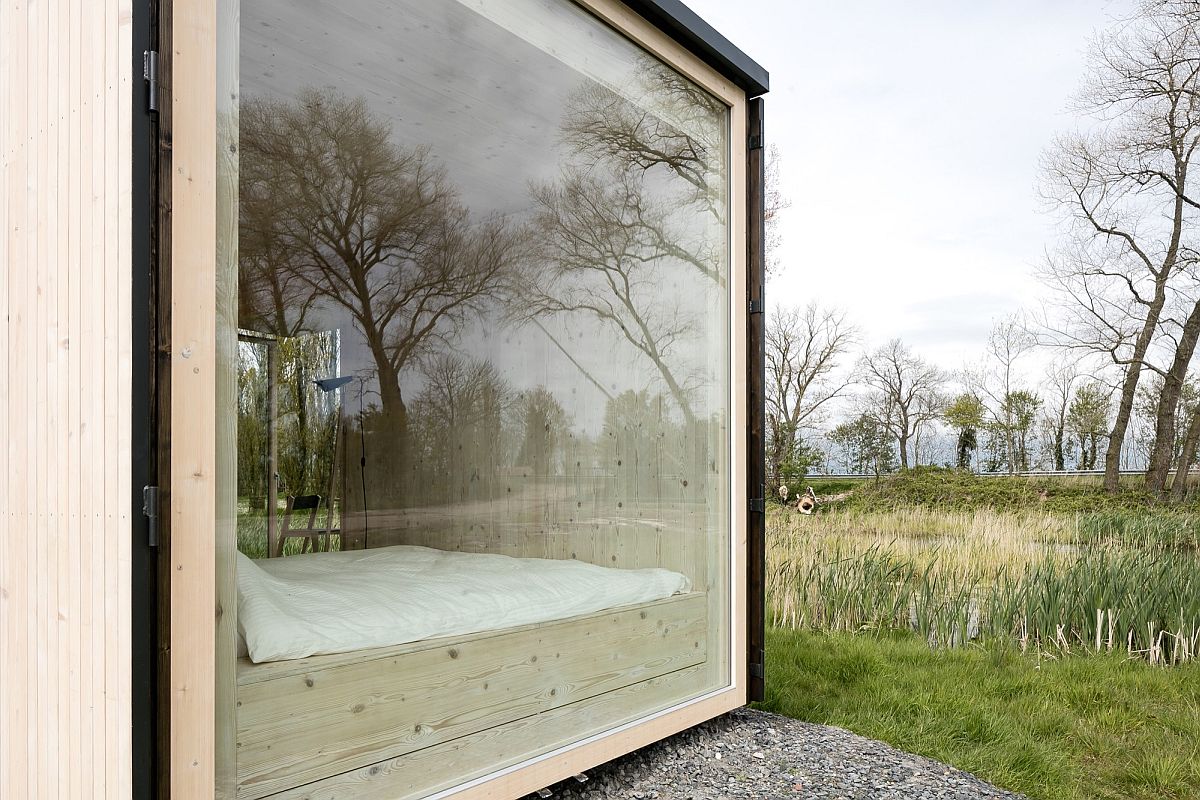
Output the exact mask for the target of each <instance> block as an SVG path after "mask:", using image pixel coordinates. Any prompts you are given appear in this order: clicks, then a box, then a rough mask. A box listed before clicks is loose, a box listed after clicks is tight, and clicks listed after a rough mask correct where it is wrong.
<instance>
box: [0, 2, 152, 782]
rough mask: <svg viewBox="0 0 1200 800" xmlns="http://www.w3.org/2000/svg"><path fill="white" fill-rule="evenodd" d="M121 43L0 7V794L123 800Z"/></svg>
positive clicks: (126, 219) (124, 168)
mask: <svg viewBox="0 0 1200 800" xmlns="http://www.w3.org/2000/svg"><path fill="white" fill-rule="evenodd" d="M132 35H133V31H132V2H131V0H57V1H56V2H51V0H0V310H3V312H4V315H5V318H4V321H3V324H0V351H2V352H3V353H4V357H5V365H4V367H5V371H4V387H3V389H0V443H2V444H0V464H2V469H0V472H2V475H3V477H2V478H0V514H2V515H3V519H4V532H3V535H2V536H0V794H2V795H3V796H4V797H13V798H18V797H19V798H60V797H61V798H73V797H79V798H85V797H86V798H96V797H99V798H125V797H128V796H129V795H130V792H131V746H132V742H131V736H130V725H131V712H130V698H131V687H130V668H131V665H130V653H131V648H130V644H131V642H130V636H131V628H130V539H131V534H132V522H131V511H132V509H131V508H130V505H129V498H130V495H131V486H130V483H129V481H130V475H131V463H130V452H131V450H130V445H131V420H130V408H131V399H132V398H131V396H130V391H131V380H132V358H133V349H132V342H131V339H130V330H131V325H130V312H131V305H130V304H131V294H130V292H131V286H132V284H131V278H132V272H131V241H132V239H131V233H132V231H131V223H132V215H131V205H130V204H131V197H132V194H131V191H132V184H131V176H132V150H131V133H132V129H131V125H132V106H131V103H132V96H133V94H132V93H133V83H132V81H133V79H134V76H133V57H132ZM139 77H140V76H139Z"/></svg>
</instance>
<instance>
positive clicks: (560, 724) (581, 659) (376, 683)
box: [237, 592, 708, 800]
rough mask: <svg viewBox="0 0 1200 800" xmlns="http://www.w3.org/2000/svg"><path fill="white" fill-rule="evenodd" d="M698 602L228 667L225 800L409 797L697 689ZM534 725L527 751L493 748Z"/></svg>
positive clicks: (701, 665) (702, 650) (703, 618)
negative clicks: (231, 720) (231, 683)
mask: <svg viewBox="0 0 1200 800" xmlns="http://www.w3.org/2000/svg"><path fill="white" fill-rule="evenodd" d="M707 635H708V599H707V597H706V595H705V594H704V593H702V592H692V593H689V594H682V595H676V596H674V597H670V598H667V599H665V600H659V601H656V602H653V603H647V604H641V605H635V606H622V607H620V608H615V609H610V610H607V611H602V612H598V613H595V614H588V615H585V616H580V617H574V618H571V619H568V620H562V621H558V622H553V623H544V624H540V625H528V626H522V627H519V628H509V629H505V630H503V631H488V632H484V633H478V634H473V635H470V636H459V637H449V638H443V639H427V640H425V641H421V642H413V643H411V644H405V645H399V646H396V647H386V648H378V649H373V650H362V651H357V652H354V653H341V654H336V655H328V656H314V657H311V658H305V659H297V660H294V661H280V662H271V663H265V664H252V663H250V662H249V661H248V660H247V659H241V660H240V661H239V663H238V669H237V797H238V798H239V800H253V799H254V798H262V797H269V796H272V797H278V798H310V800H317V798H328V800H332V799H333V798H344V797H356V798H359V797H362V798H368V797H379V798H383V797H387V798H389V799H391V800H394V799H395V798H400V797H410V796H412V797H419V796H423V795H427V794H429V793H432V792H435V791H438V790H440V789H443V788H448V787H450V786H453V785H456V784H458V783H461V782H463V781H464V780H469V779H471V778H473V777H478V776H479V775H482V774H486V773H488V772H491V771H494V770H495V769H497V768H500V767H503V766H506V765H509V764H514V763H518V762H520V761H523V760H526V759H528V758H531V757H533V756H535V755H538V754H539V753H542V752H548V751H549V750H552V749H554V748H556V747H560V746H562V745H565V744H568V743H570V742H571V741H576V740H578V739H580V738H582V737H586V736H588V735H591V734H592V733H596V732H600V731H603V730H605V729H608V728H611V727H613V726H614V725H619V724H621V723H623V722H625V721H628V720H631V719H633V718H635V717H641V716H645V715H646V714H647V713H650V712H652V711H653V710H655V708H653V707H657V708H663V707H666V706H668V705H671V704H674V703H677V702H680V701H682V700H685V699H687V698H688V697H689V692H690V694H691V695H695V694H698V693H699V691H700V690H701V689H702V688H704V687H705V684H706V683H707V681H706V680H705V674H704V673H705V669H706V667H705V659H706V654H707V651H708V646H707V641H706V639H707ZM535 720H536V723H537V726H538V731H539V736H538V737H536V742H537V744H536V749H534V750H531V749H530V747H533V745H530V744H526V745H524V746H523V748H513V747H506V746H505V745H506V744H507V743H508V742H509V741H523V742H527V743H528V742H529V741H530V740H529V738H528V737H517V738H516V739H514V740H510V739H509V737H508V736H507V734H508V733H510V732H516V731H519V730H522V729H525V728H528V727H529V726H530V725H531V724H532V723H533V721H535Z"/></svg>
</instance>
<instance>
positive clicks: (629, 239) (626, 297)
mask: <svg viewBox="0 0 1200 800" xmlns="http://www.w3.org/2000/svg"><path fill="white" fill-rule="evenodd" d="M620 177H621V180H619V181H618V182H616V183H615V184H614V183H612V182H611V181H610V180H609V179H600V178H597V177H596V176H595V175H594V174H591V173H586V172H583V171H581V170H578V169H570V168H568V169H567V170H565V171H564V174H563V178H562V179H561V181H560V182H559V183H558V184H554V185H548V186H541V187H537V188H536V189H535V191H534V200H535V202H536V203H537V218H536V225H537V228H538V230H540V231H541V232H542V236H541V241H542V244H543V246H544V247H545V248H546V251H545V264H546V267H545V269H543V270H541V271H540V272H539V274H537V275H536V276H531V280H530V282H529V283H528V285H527V286H526V289H525V293H526V303H525V308H524V310H525V313H527V314H528V315H530V316H534V317H536V316H539V315H551V314H561V313H582V314H586V315H588V316H591V317H593V318H594V319H596V320H599V321H600V322H602V323H605V324H606V325H607V326H608V327H609V328H611V329H616V330H617V331H619V332H620V335H621V336H622V338H624V339H625V341H626V342H628V343H629V344H630V345H632V346H633V347H634V349H635V350H637V351H638V352H640V353H641V354H642V355H644V356H645V357H646V358H647V359H648V360H649V361H650V363H651V364H653V365H654V367H655V368H656V369H657V370H658V373H659V374H660V375H661V376H662V379H663V382H664V383H665V384H666V385H667V389H668V391H669V392H670V394H671V397H672V399H673V400H674V401H675V403H676V404H677V405H678V407H679V409H680V411H681V412H682V413H683V416H684V418H685V419H686V420H687V421H688V422H693V421H694V420H695V413H694V412H693V410H692V403H691V399H690V397H689V395H690V391H691V388H692V387H691V386H690V384H689V380H688V377H689V376H688V375H686V374H682V373H681V369H685V368H686V367H685V366H683V365H681V363H680V361H679V360H678V359H676V358H674V351H675V349H676V347H677V345H678V344H679V343H680V342H681V341H682V340H684V339H685V338H687V336H688V335H690V334H691V333H692V332H693V331H694V330H695V329H696V322H697V320H696V319H695V317H694V316H693V315H691V314H688V313H687V312H686V311H685V310H684V309H683V307H682V305H681V303H680V299H679V298H672V297H670V296H668V293H666V292H665V291H663V289H662V284H661V270H660V267H661V265H662V264H663V262H666V261H669V260H670V259H671V258H672V257H673V256H674V253H673V252H672V251H671V250H670V249H667V250H664V249H663V248H662V246H661V242H660V241H659V234H658V232H657V231H658V229H659V221H660V220H662V219H663V217H664V216H665V215H666V213H667V212H666V211H665V210H663V209H661V208H659V207H656V206H652V205H650V203H649V200H648V198H647V197H646V195H645V194H644V193H643V192H642V191H641V190H640V187H639V186H638V185H637V183H636V182H634V180H635V179H634V178H632V177H630V176H625V175H622V176H620Z"/></svg>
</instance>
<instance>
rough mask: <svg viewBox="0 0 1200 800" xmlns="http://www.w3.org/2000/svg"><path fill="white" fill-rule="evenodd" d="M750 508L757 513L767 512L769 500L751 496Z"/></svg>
mask: <svg viewBox="0 0 1200 800" xmlns="http://www.w3.org/2000/svg"><path fill="white" fill-rule="evenodd" d="M750 510H751V511H752V512H754V513H755V514H765V513H767V501H766V500H764V499H763V498H761V497H751V498H750Z"/></svg>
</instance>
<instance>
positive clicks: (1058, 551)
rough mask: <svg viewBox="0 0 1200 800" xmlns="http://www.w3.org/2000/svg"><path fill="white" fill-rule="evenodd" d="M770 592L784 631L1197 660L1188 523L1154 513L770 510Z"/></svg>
mask: <svg viewBox="0 0 1200 800" xmlns="http://www.w3.org/2000/svg"><path fill="white" fill-rule="evenodd" d="M769 520H770V521H769V526H768V575H767V582H768V585H767V596H768V606H769V613H770V617H771V619H772V620H773V623H774V624H775V625H777V626H780V627H786V628H795V629H808V630H825V631H843V632H858V631H873V630H879V631H881V630H896V629H901V630H903V629H907V630H913V631H916V632H917V633H919V634H920V635H921V636H922V637H924V638H925V639H926V641H928V642H929V644H930V645H931V646H933V647H954V646H961V645H964V644H967V643H969V642H992V643H1017V644H1019V645H1020V647H1022V648H1023V649H1026V650H1034V651H1036V652H1038V653H1040V654H1046V655H1059V654H1066V653H1073V652H1081V653H1082V652H1114V651H1123V652H1126V653H1128V654H1130V655H1135V656H1139V657H1143V658H1146V659H1147V660H1149V661H1150V662H1152V663H1155V664H1175V663H1182V662H1186V661H1192V660H1194V659H1196V658H1197V657H1198V656H1200V557H1198V556H1197V547H1196V535H1197V534H1196V531H1197V525H1198V522H1200V521H1197V520H1196V519H1193V518H1188V517H1186V516H1182V515H1181V516H1178V517H1174V516H1162V517H1158V518H1156V517H1154V516H1152V515H1149V514H1145V513H1143V514H1128V515H1124V514H1116V513H1112V514H1099V515H1096V514H1081V515H1074V516H1069V515H1062V514H1052V513H1041V512H1037V511H1030V512H1016V513H1005V512H999V511H990V510H976V511H938V510H935V509H928V508H919V507H918V508H911V509H900V510H894V511H886V512H879V511H865V510H856V509H844V510H838V511H833V512H830V513H826V514H820V515H817V516H815V517H804V516H800V515H798V514H794V513H791V512H789V511H787V510H786V509H785V510H778V511H773V513H772V514H771V515H770V517H769Z"/></svg>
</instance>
